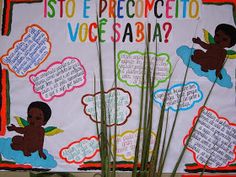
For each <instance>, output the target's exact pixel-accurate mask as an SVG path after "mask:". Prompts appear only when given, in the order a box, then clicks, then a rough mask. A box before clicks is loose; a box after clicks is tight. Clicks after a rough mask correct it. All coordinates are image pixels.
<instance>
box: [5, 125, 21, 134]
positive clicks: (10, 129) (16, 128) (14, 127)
mask: <svg viewBox="0 0 236 177" xmlns="http://www.w3.org/2000/svg"><path fill="white" fill-rule="evenodd" d="M7 130H8V131H15V132H17V133H20V134H24V133H25V128H24V127H16V126H15V125H13V124H11V125H10V126H8V127H7Z"/></svg>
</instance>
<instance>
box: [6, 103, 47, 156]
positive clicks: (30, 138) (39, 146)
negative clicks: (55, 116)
mask: <svg viewBox="0 0 236 177" xmlns="http://www.w3.org/2000/svg"><path fill="white" fill-rule="evenodd" d="M51 112H52V111H51V108H50V107H49V106H48V104H46V103H44V102H40V101H36V102H32V103H31V104H30V105H29V106H28V110H27V115H28V116H27V121H26V120H25V124H26V125H25V126H21V127H16V126H15V125H13V124H12V125H10V126H8V131H15V132H17V133H19V134H22V136H20V135H17V136H14V137H13V138H12V143H11V147H12V149H13V150H20V151H23V153H24V155H25V156H31V153H33V152H37V151H38V154H39V157H41V158H43V159H46V155H45V154H44V152H43V143H44V136H45V130H44V128H43V126H44V125H46V123H47V122H48V120H49V119H50V117H51ZM23 120H24V119H23Z"/></svg>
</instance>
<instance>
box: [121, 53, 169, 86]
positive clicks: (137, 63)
mask: <svg viewBox="0 0 236 177" xmlns="http://www.w3.org/2000/svg"><path fill="white" fill-rule="evenodd" d="M145 55H146V54H145V53H142V52H138V51H134V52H127V51H120V52H119V53H118V62H117V70H118V78H119V80H120V81H121V82H124V83H125V84H127V85H128V86H131V87H142V76H143V62H144V58H147V57H145ZM149 58H150V67H151V69H150V70H151V76H152V73H153V70H154V66H155V60H156V59H157V62H156V74H155V84H154V87H157V86H158V85H159V83H161V82H165V81H166V80H167V79H168V78H169V76H170V73H171V63H170V57H169V55H168V54H166V53H161V54H158V55H157V54H155V53H151V52H150V53H149ZM146 68H147V62H146Z"/></svg>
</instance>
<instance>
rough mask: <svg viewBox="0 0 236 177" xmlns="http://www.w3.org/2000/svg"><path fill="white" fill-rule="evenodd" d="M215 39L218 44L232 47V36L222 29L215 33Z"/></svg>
mask: <svg viewBox="0 0 236 177" xmlns="http://www.w3.org/2000/svg"><path fill="white" fill-rule="evenodd" d="M214 40H215V43H216V44H219V45H221V47H223V48H225V47H230V42H231V38H230V37H229V36H228V35H226V34H225V33H224V32H223V31H222V30H218V31H216V33H215V36H214Z"/></svg>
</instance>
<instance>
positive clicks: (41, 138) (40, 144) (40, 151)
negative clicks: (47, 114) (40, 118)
mask: <svg viewBox="0 0 236 177" xmlns="http://www.w3.org/2000/svg"><path fill="white" fill-rule="evenodd" d="M44 134H45V133H44V129H43V128H42V131H41V132H40V135H39V141H40V142H39V149H38V152H39V157H41V158H43V159H46V158H47V156H46V155H45V154H44V152H43V142H44Z"/></svg>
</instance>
